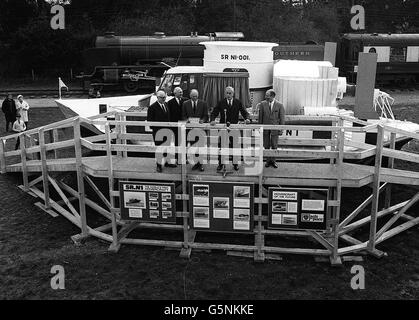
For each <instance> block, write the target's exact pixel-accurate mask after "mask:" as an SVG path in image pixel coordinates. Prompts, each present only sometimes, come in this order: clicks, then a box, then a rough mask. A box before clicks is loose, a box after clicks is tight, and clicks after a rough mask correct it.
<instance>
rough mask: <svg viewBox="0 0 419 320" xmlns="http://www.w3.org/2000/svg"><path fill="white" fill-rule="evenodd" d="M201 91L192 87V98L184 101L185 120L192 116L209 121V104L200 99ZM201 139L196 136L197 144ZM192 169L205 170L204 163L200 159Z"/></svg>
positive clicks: (200, 121)
mask: <svg viewBox="0 0 419 320" xmlns="http://www.w3.org/2000/svg"><path fill="white" fill-rule="evenodd" d="M198 96H199V92H198V90H196V89H192V90H191V92H190V94H189V97H190V98H191V99H190V100H188V101H185V102H184V103H183V107H182V118H183V120H187V121H189V119H190V118H199V123H204V122H208V105H207V103H206V101H204V100H201V99H198ZM198 140H199V137H196V139H195V141H194V142H193V143H194V144H196V143H197V142H198ZM195 146H196V145H195ZM192 170H200V171H204V167H203V165H202V163H200V162H199V161H198V162H197V163H195V164H194V166H193V167H192Z"/></svg>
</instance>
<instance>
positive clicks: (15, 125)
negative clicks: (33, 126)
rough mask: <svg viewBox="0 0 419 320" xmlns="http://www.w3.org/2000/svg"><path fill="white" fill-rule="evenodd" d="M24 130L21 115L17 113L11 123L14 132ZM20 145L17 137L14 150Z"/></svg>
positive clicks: (24, 126)
mask: <svg viewBox="0 0 419 320" xmlns="http://www.w3.org/2000/svg"><path fill="white" fill-rule="evenodd" d="M25 130H26V125H25V123H24V122H23V121H22V120H21V115H20V114H19V113H18V114H17V115H16V121H15V123H13V131H14V132H23V131H25ZM19 147H20V139H19V137H17V141H16V146H15V150H17V149H18V148H19Z"/></svg>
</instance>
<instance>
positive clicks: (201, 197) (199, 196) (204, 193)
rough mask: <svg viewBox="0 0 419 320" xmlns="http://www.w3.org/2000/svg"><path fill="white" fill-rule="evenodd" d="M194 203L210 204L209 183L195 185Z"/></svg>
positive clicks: (198, 204)
mask: <svg viewBox="0 0 419 320" xmlns="http://www.w3.org/2000/svg"><path fill="white" fill-rule="evenodd" d="M193 205H194V206H209V185H207V184H206V185H194V186H193Z"/></svg>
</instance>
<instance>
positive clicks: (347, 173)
mask: <svg viewBox="0 0 419 320" xmlns="http://www.w3.org/2000/svg"><path fill="white" fill-rule="evenodd" d="M112 162H113V173H114V177H115V178H119V179H141V180H143V179H147V180H152V181H154V180H163V181H164V180H169V181H181V180H182V176H181V167H180V166H178V167H177V168H166V167H165V168H164V169H163V172H162V173H157V172H156V165H155V162H154V159H151V158H123V157H117V156H113V157H112ZM277 164H278V169H273V168H265V167H264V168H263V176H264V183H265V184H275V185H278V184H279V185H281V184H282V185H289V184H290V182H292V184H293V185H296V184H297V185H298V181H297V180H300V181H301V183H303V184H304V185H305V186H335V185H336V177H337V170H336V166H334V165H331V164H318V163H286V162H277ZM26 165H27V168H28V172H41V171H42V166H41V161H39V160H30V161H27V162H26ZM204 167H205V171H204V172H199V171H192V166H191V165H187V168H188V171H187V178H188V180H214V179H217V180H219V179H226V180H228V181H241V182H243V181H246V182H255V183H257V182H258V177H257V176H249V175H246V174H245V168H244V167H243V166H241V167H240V170H239V171H237V172H235V171H233V169H232V166H229V165H227V170H228V171H230V173H228V175H227V177H226V178H223V176H222V175H221V174H220V173H217V172H216V167H217V165H205V166H204ZM342 168H343V171H342V186H343V187H349V188H359V187H363V186H365V185H368V184H370V183H371V182H372V181H373V176H374V167H372V166H365V165H359V164H350V163H343V164H342ZM47 169H48V171H49V172H63V171H75V170H76V164H75V160H74V158H69V159H57V160H47ZM83 169H84V171H85V172H86V173H87V174H89V175H91V176H94V177H102V178H107V177H108V166H107V158H106V157H105V156H103V157H89V158H83ZM381 170H382V171H381V181H382V182H389V183H395V184H405V185H419V172H418V173H414V172H410V171H403V170H396V169H386V168H382V169H381ZM21 171H22V165H21V164H20V163H19V164H14V165H8V166H7V172H21ZM308 177H310V178H308Z"/></svg>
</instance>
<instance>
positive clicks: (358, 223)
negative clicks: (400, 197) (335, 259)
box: [339, 201, 408, 235]
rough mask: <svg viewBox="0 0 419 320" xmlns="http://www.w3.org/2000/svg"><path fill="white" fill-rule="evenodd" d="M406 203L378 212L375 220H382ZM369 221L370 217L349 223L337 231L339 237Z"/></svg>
mask: <svg viewBox="0 0 419 320" xmlns="http://www.w3.org/2000/svg"><path fill="white" fill-rule="evenodd" d="M407 202H408V201H405V202H402V203H399V204H396V205H394V206H392V207H390V208H386V209H383V210H381V211H380V212H378V213H377V218H382V217H384V216H386V215H388V214H390V213H393V212H395V211H397V210H399V209H400V208H402V207H404V206H405V205H406V204H407ZM370 221H371V216H368V217H365V218H362V219H360V220H358V221H356V222H354V223H351V224H349V225H347V226H345V227H343V228H341V229H340V231H339V235H344V234H346V233H348V232H351V231H352V230H355V229H357V228H360V227H362V226H364V225H366V224H368V223H369V222H370Z"/></svg>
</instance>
